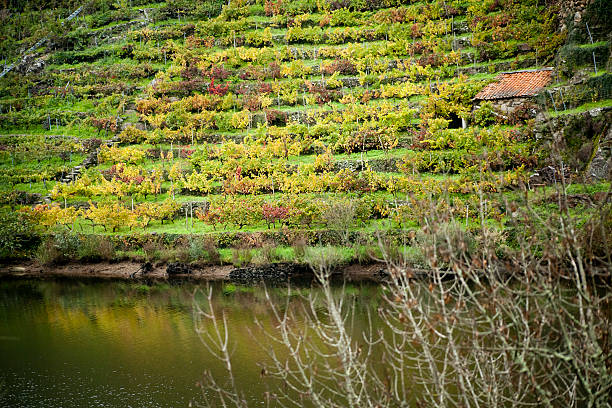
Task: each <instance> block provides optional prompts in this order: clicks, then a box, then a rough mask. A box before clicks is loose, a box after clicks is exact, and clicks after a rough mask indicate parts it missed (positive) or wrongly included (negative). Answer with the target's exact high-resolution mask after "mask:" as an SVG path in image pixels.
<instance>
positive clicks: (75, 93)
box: [0, 0, 612, 262]
mask: <svg viewBox="0 0 612 408" xmlns="http://www.w3.org/2000/svg"><path fill="white" fill-rule="evenodd" d="M38 3H40V2H38ZM609 3H610V2H609V1H608V0H596V1H578V0H575V1H572V2H552V1H549V2H545V1H538V0H487V1H482V0H450V1H442V0H435V1H429V0H422V1H393V0H361V1H359V0H355V1H352V0H339V1H333V2H322V1H319V2H315V1H313V0H303V1H291V2H283V1H282V0H277V1H264V2H262V1H259V0H253V1H233V2H230V4H229V5H224V4H223V3H222V2H217V1H208V2H195V1H184V0H175V1H166V2H153V1H146V0H133V1H128V0H123V1H108V0H97V1H91V2H88V3H84V4H82V3H78V2H74V1H59V0H58V1H57V2H56V3H55V4H49V5H48V7H42V6H41V5H39V4H37V3H35V2H26V4H25V6H21V8H16V7H18V6H13V5H12V4H10V2H9V4H8V6H9V8H8V9H6V10H4V13H3V16H2V22H3V26H2V30H1V34H0V38H2V54H3V55H4V56H5V58H6V61H7V64H6V66H8V69H5V72H4V73H3V74H4V75H3V77H2V78H1V79H0V132H1V133H2V136H0V146H1V149H0V179H1V180H2V181H1V187H2V193H1V195H0V199H1V201H2V205H3V206H4V210H3V220H4V221H3V228H4V229H5V230H6V231H9V232H10V233H11V234H22V235H20V236H27V237H30V235H29V234H32V236H34V237H38V236H39V235H38V234H40V233H41V232H43V233H48V232H54V233H56V235H57V234H59V235H57V236H56V237H55V238H53V237H51V238H47V239H51V240H53V239H56V240H57V239H63V240H66V238H65V237H64V238H61V236H64V235H65V232H66V231H68V232H79V233H85V234H92V233H94V234H103V235H107V236H109V238H106V239H108V240H110V242H111V244H110V245H111V246H112V247H113V248H114V249H116V250H121V251H123V252H124V253H131V254H144V256H145V257H150V256H153V257H155V256H158V257H159V256H161V255H159V253H160V251H157V252H156V250H157V249H160V248H166V249H167V248H168V247H170V248H174V249H173V251H174V252H172V253H171V254H170V255H168V257H169V258H168V259H172V258H176V259H179V260H183V261H186V260H187V261H195V260H199V259H200V258H201V257H206V256H208V258H207V260H208V261H211V262H213V261H214V260H213V259H211V255H210V253H209V252H211V251H210V248H211V247H222V248H223V247H234V248H242V252H240V254H239V256H238V257H239V258H240V257H243V258H244V259H242V260H239V261H238V262H249V261H250V260H251V255H248V254H246V253H247V252H248V249H250V248H259V247H262V246H263V247H265V248H268V247H278V246H289V247H291V246H293V249H291V250H288V251H282V250H279V249H275V250H274V251H275V252H274V253H273V254H271V253H270V252H269V251H267V252H266V251H261V252H262V253H264V255H265V257H266V260H281V259H290V260H292V259H295V258H299V257H300V256H303V255H300V253H301V252H300V250H298V249H297V248H300V246H303V245H336V246H344V247H346V246H348V245H356V246H355V248H362V250H363V248H364V246H365V247H367V246H372V245H374V246H375V245H376V244H377V239H376V234H375V233H374V232H375V231H384V233H383V235H384V236H385V237H387V238H385V239H389V240H390V241H393V242H395V244H396V245H397V244H399V245H400V246H401V247H403V248H405V247H406V246H408V247H410V246H414V247H418V245H415V244H417V243H418V244H423V242H424V240H425V239H424V238H423V237H422V236H421V235H420V234H421V231H423V230H424V228H425V229H427V228H429V229H431V228H432V227H433V226H435V227H440V228H445V230H446V229H448V228H450V229H452V230H453V231H454V230H458V231H459V232H457V233H459V234H473V235H474V236H475V237H476V238H475V239H476V241H477V242H478V240H479V238H478V236H479V234H480V232H481V231H482V229H483V227H486V228H491V229H492V230H495V231H497V234H498V236H497V238H496V241H495V245H496V247H497V248H498V249H499V251H501V252H503V251H505V250H506V249H509V248H512V247H513V245H517V239H518V238H517V237H516V235H517V231H521V232H523V233H525V234H526V236H529V235H530V234H532V232H530V230H529V228H527V227H526V226H525V224H524V220H520V221H519V220H518V219H517V217H518V215H517V214H518V213H519V212H517V208H519V209H525V208H527V207H526V204H527V202H524V201H522V200H525V199H526V200H535V201H534V203H532V204H535V205H534V206H533V207H529V208H530V209H531V210H533V211H534V212H535V214H539V215H542V216H546V215H550V214H552V213H559V212H563V211H567V210H568V208H569V211H570V212H571V214H572V215H575V216H578V217H579V218H580V219H581V221H580V222H586V221H587V220H589V218H590V217H591V216H592V215H594V214H595V210H596V208H598V206H600V205H604V203H605V202H606V201H607V200H608V196H609V195H608V194H606V193H605V192H606V191H608V190H609V187H610V183H609V164H608V162H609V157H610V149H611V147H612V137H611V136H610V116H611V115H612V114H611V113H610V112H611V110H610V107H612V94H611V89H612V80H611V77H610V74H609V73H608V69H609V68H610V63H611V61H610V60H611V59H610V51H611V46H610V44H611V38H610V23H609V21H606V19H605V18H603V17H602V16H605V15H606V11H605V10H609V8H608V7H610V4H609ZM45 5H46V6H47V3H46V2H45ZM11 6H13V8H10V7H11ZM602 10H603V14H602ZM13 63H14V64H13ZM542 68H552V69H553V71H552V72H553V75H552V81H551V82H550V83H549V84H548V86H547V88H546V89H544V90H541V91H540V92H539V93H538V95H537V96H535V97H534V98H532V99H530V100H528V101H526V102H524V103H522V104H521V105H520V106H519V107H518V108H517V109H515V110H513V111H512V112H503V111H499V110H498V108H497V106H496V105H495V103H489V102H486V101H485V102H484V103H480V102H479V101H476V100H475V99H474V97H475V96H476V95H477V94H478V92H479V91H481V90H482V89H483V88H484V87H485V86H486V85H487V84H489V83H492V82H495V81H496V78H498V75H499V74H500V73H501V72H507V71H516V70H534V69H542ZM584 112H587V113H584ZM542 169H544V171H542ZM536 173H537V175H536ZM534 175H535V176H534ZM561 182H563V183H564V184H565V183H567V184H568V185H569V186H568V187H567V189H565V190H564V191H563V193H564V194H565V193H569V194H570V199H569V200H570V201H571V202H569V203H561V204H559V201H558V200H557V199H556V198H555V197H559V195H558V194H557V193H558V192H557V190H556V189H555V188H554V187H547V186H546V184H552V185H555V184H558V183H561ZM524 192H526V193H524ZM571 197H574V198H571ZM572 200H573V201H572ZM525 216H526V217H528V219H530V220H533V219H535V218H534V216H533V214H529V215H525ZM16 219H18V220H19V221H15V220H16ZM15 222H16V223H17V224H19V225H27V226H30V227H29V228H31V229H28V230H27V231H26V232H23V231H20V230H19V228H18V227H17V226H16V225H15ZM517 222H518V224H515V223H517ZM534 222H535V221H534ZM542 222H544V223H545V221H542ZM521 226H522V227H521ZM533 227H534V228H535V229H536V230H538V227H537V225H534V226H533ZM15 231H17V232H15ZM34 231H35V232H34ZM479 231H480V232H479ZM151 233H156V234H154V235H151ZM542 234H543V235H542V236H541V237H540V238H541V239H542V240H544V241H546V240H548V238H547V236H546V232H542ZM519 235H520V234H519ZM57 237H60V238H57ZM160 237H162V238H160ZM194 237H195V238H194ZM90 239H91V238H90ZM96 239H99V238H96ZM160 239H161V241H160ZM13 241H14V243H13V244H12V246H11V245H8V246H6V245H5V247H4V248H3V251H5V253H4V254H3V256H5V257H6V256H15V255H16V254H27V253H29V251H31V250H32V248H33V247H35V246H36V244H37V242H38V241H37V238H36V239H35V238H32V239H30V238H25V239H23V240H13ZM95 242H97V243H98V244H96V243H94V244H92V246H94V247H97V246H99V241H95ZM603 242H604V250H605V245H606V244H605V239H604V240H603ZM66 245H67V247H66V248H68V249H65V250H64V253H63V254H60V255H58V254H52V255H49V256H50V257H51V260H53V259H55V258H54V257H55V256H59V257H60V258H61V257H62V256H67V257H86V256H85V255H82V254H80V255H79V254H77V253H78V250H77V249H78V248H76V247H75V246H74V245H76V244H69V243H66ZM70 245H72V246H70ZM598 245H599V244H598ZM77 246H78V245H77ZM476 246H477V245H476ZM7 248H8V249H7ZM143 248H144V249H143ZM151 248H153V249H151ZM185 248H192V250H191V252H189V251H187V252H185ZM207 248H208V249H207ZM598 250H601V248H600V249H598ZM70 251H72V252H70ZM92 251H93V249H92ZM143 251H144V252H143ZM181 251H182V252H181ZM354 251H356V252H354V253H352V254H351V255H349V256H359V249H355V250H354ZM60 252H61V251H60ZM501 252H500V253H501ZM408 253H410V254H411V255H410V256H412V257H413V258H414V261H415V262H419V260H420V259H421V255H419V250H408ZM155 254H157V255H155ZM203 254H204V255H203ZM206 254H208V255H206ZM234 255H235V256H234V258H236V254H234ZM362 255H363V254H362ZM43 258H44V257H43Z"/></svg>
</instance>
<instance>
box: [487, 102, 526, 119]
mask: <svg viewBox="0 0 612 408" xmlns="http://www.w3.org/2000/svg"><path fill="white" fill-rule="evenodd" d="M528 101H532V99H531V98H507V99H497V100H494V101H490V102H491V104H492V105H493V107H494V108H496V109H497V110H499V111H501V112H502V113H503V114H504V115H509V114H511V113H512V112H514V110H515V109H516V108H518V107H519V106H521V105H523V104H524V103H525V102H528Z"/></svg>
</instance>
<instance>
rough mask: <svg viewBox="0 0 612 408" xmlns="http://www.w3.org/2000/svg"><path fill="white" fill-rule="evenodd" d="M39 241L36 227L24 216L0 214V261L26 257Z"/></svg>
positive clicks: (19, 214)
mask: <svg viewBox="0 0 612 408" xmlns="http://www.w3.org/2000/svg"><path fill="white" fill-rule="evenodd" d="M40 240H41V237H40V234H39V232H38V230H37V229H36V226H35V225H34V223H32V222H31V221H30V220H29V219H28V217H27V216H26V215H23V214H21V213H17V214H15V213H8V212H4V211H3V212H0V259H14V258H21V257H23V256H26V255H27V254H28V253H29V252H30V251H32V250H33V249H35V248H36V247H37V246H38V245H39V243H40Z"/></svg>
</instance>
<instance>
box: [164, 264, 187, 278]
mask: <svg viewBox="0 0 612 408" xmlns="http://www.w3.org/2000/svg"><path fill="white" fill-rule="evenodd" d="M166 273H167V274H168V276H174V275H189V274H190V273H191V267H190V266H189V265H187V264H184V263H181V262H170V263H169V264H168V265H166Z"/></svg>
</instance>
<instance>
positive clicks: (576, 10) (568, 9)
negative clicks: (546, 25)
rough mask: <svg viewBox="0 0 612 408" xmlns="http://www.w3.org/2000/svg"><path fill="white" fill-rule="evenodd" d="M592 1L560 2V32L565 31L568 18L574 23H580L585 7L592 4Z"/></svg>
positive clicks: (569, 0)
mask: <svg viewBox="0 0 612 408" xmlns="http://www.w3.org/2000/svg"><path fill="white" fill-rule="evenodd" d="M592 2H593V0H560V1H559V5H560V6H561V24H562V26H561V30H566V29H567V26H566V22H567V19H568V18H572V19H573V21H574V23H579V22H580V21H582V15H583V14H584V12H585V10H586V8H587V6H588V5H589V4H590V3H592Z"/></svg>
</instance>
